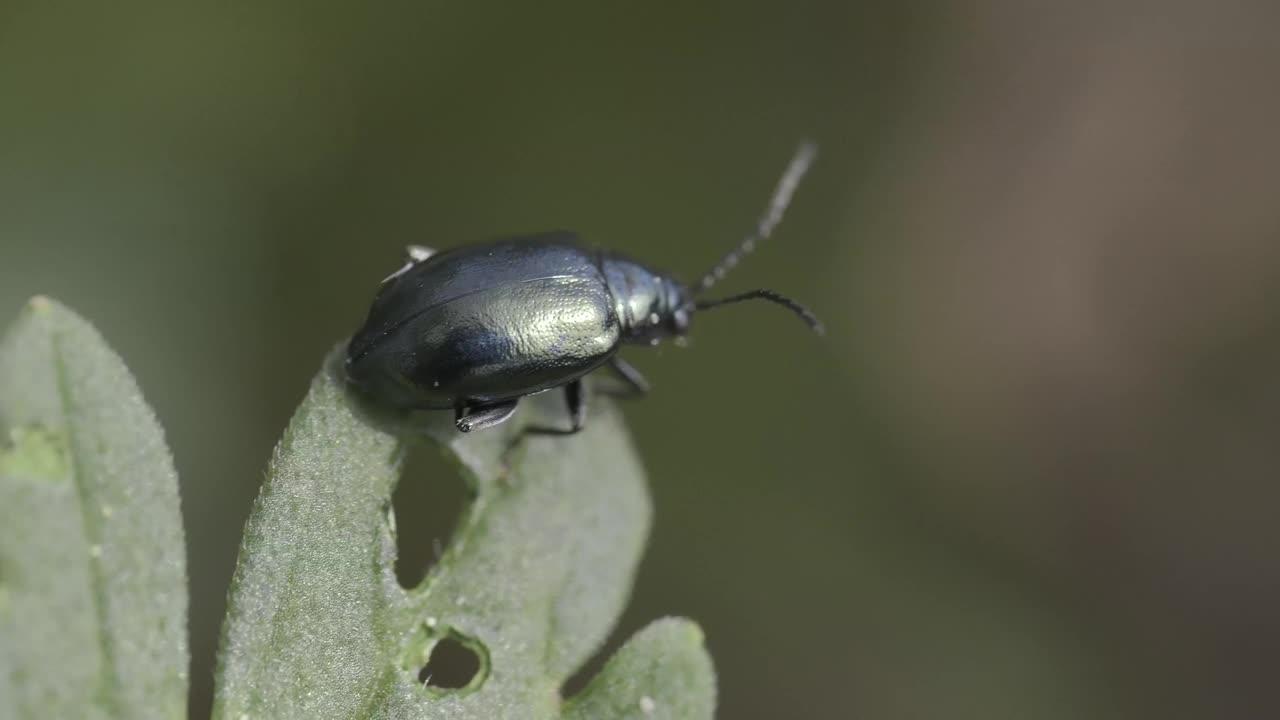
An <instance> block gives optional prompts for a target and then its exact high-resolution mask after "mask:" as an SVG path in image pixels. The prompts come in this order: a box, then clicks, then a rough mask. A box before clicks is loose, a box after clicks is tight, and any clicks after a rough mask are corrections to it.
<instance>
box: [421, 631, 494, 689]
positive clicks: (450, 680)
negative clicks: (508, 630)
mask: <svg viewBox="0 0 1280 720" xmlns="http://www.w3.org/2000/svg"><path fill="white" fill-rule="evenodd" d="M482 667H483V664H482V662H481V659H480V654H479V653H478V652H477V651H476V649H475V648H474V647H472V646H471V645H470V644H468V643H464V642H463V641H462V640H460V639H459V638H457V637H455V636H453V635H449V636H447V637H445V638H444V639H442V640H440V642H438V643H436V644H435V646H434V647H432V648H431V657H430V659H428V660H427V664H426V665H424V666H423V667H422V669H421V670H419V671H418V682H420V683H422V684H423V685H426V686H427V687H432V688H440V689H442V690H461V689H462V688H465V687H467V686H468V685H470V684H471V683H472V682H474V681H475V679H476V676H477V675H479V674H480V671H481V669H482Z"/></svg>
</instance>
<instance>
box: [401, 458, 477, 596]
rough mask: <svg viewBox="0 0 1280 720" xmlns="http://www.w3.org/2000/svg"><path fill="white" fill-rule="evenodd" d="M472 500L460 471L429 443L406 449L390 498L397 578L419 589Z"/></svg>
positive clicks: (410, 586)
mask: <svg viewBox="0 0 1280 720" xmlns="http://www.w3.org/2000/svg"><path fill="white" fill-rule="evenodd" d="M470 500H471V495H470V493H468V492H467V489H466V484H465V483H464V482H463V481H462V478H460V477H458V470H457V468H456V467H455V466H453V465H452V464H450V463H449V462H448V461H447V460H446V459H445V458H444V457H443V455H442V454H441V451H440V450H439V449H438V448H437V447H435V446H434V445H432V444H431V443H430V442H429V441H422V442H415V443H412V444H411V445H410V447H409V452H408V456H407V457H406V458H405V465H404V472H403V473H402V474H401V476H400V482H399V483H398V484H397V485H396V489H395V493H393V494H392V496H391V507H392V512H394V513H395V523H396V524H395V527H396V578H397V579H399V581H400V586H401V587H403V588H409V589H411V588H415V587H417V586H418V585H419V584H420V583H421V582H422V579H423V578H424V577H426V575H427V572H428V571H429V570H430V569H431V568H432V567H434V566H435V564H436V562H437V561H439V559H440V553H442V552H443V551H444V548H445V546H446V545H447V544H448V542H449V538H450V537H451V536H452V535H453V529H454V528H455V527H456V526H457V524H458V521H459V520H460V519H461V518H462V517H463V511H464V510H465V509H466V505H467V503H469V502H470Z"/></svg>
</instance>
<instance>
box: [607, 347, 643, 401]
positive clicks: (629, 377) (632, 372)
mask: <svg viewBox="0 0 1280 720" xmlns="http://www.w3.org/2000/svg"><path fill="white" fill-rule="evenodd" d="M609 368H610V369H611V370H613V372H614V374H615V375H617V376H618V377H619V378H621V379H622V381H623V382H624V383H626V384H627V387H628V388H629V391H628V392H626V393H618V394H619V395H627V396H630V397H643V396H645V395H648V394H649V381H648V380H645V379H644V375H641V374H640V371H639V370H637V369H636V367H635V366H634V365H632V364H631V363H629V362H627V361H626V360H623V359H622V358H620V357H618V356H617V355H614V356H613V357H612V358H609Z"/></svg>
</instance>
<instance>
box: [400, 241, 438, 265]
mask: <svg viewBox="0 0 1280 720" xmlns="http://www.w3.org/2000/svg"><path fill="white" fill-rule="evenodd" d="M435 254H436V251H435V250H432V249H431V248H429V247H427V246H426V245H407V246H405V249H404V257H405V260H408V261H409V263H410V264H411V265H417V264H418V263H420V262H422V261H423V260H426V259H427V258H429V257H431V256H432V255H435Z"/></svg>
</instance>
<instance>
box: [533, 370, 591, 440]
mask: <svg viewBox="0 0 1280 720" xmlns="http://www.w3.org/2000/svg"><path fill="white" fill-rule="evenodd" d="M564 401H565V404H566V405H568V406H569V424H570V427H569V429H568V430H565V429H564V428H556V427H546V426H542V425H531V426H529V427H526V428H525V429H524V431H525V433H527V434H529V435H573V434H575V433H577V432H578V431H579V430H581V429H582V426H583V424H584V421H585V420H586V419H587V402H586V395H585V393H584V392H583V387H582V380H581V379H578V380H574V381H573V382H571V383H569V384H568V385H565V386H564Z"/></svg>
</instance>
